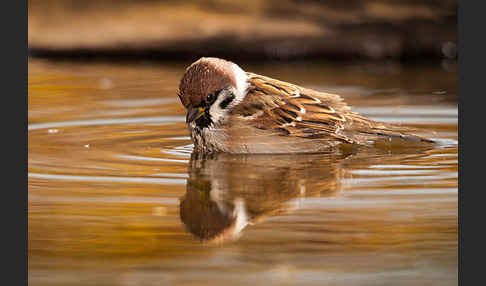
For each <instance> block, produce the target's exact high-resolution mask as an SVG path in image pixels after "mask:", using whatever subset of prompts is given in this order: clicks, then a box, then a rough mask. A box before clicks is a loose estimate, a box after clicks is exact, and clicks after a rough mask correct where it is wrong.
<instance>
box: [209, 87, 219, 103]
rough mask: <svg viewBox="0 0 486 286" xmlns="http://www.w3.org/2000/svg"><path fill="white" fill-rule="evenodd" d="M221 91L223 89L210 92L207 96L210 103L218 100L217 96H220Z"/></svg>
mask: <svg viewBox="0 0 486 286" xmlns="http://www.w3.org/2000/svg"><path fill="white" fill-rule="evenodd" d="M220 92H221V90H218V91H215V92H212V93H210V94H208V96H207V97H206V102H207V103H208V104H213V102H214V101H216V98H217V97H218V95H219V93H220Z"/></svg>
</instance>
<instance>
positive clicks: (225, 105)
mask: <svg viewBox="0 0 486 286" xmlns="http://www.w3.org/2000/svg"><path fill="white" fill-rule="evenodd" d="M234 99H235V95H234V94H232V95H231V96H230V97H228V98H226V99H225V100H223V101H221V103H220V104H219V107H220V108H221V109H225V108H226V107H228V105H229V104H230V103H231V102H232V101H233V100H234Z"/></svg>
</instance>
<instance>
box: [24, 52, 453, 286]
mask: <svg viewBox="0 0 486 286" xmlns="http://www.w3.org/2000/svg"><path fill="white" fill-rule="evenodd" d="M188 64H189V62H170V63H156V64H154V63H149V62H130V63H107V62H81V61H77V62H62V61H55V62H51V61H46V60H40V59H30V60H29V67H28V68H29V78H28V103H29V107H28V109H29V110H28V115H29V119H28V120H29V126H28V192H29V195H28V200H29V201H28V270H29V277H28V278H29V283H30V285H296V284H299V285H457V277H458V274H457V270H458V263H457V258H458V255H457V251H458V223H457V218H458V207H457V204H458V197H457V196H458V188H457V169H458V159H457V150H458V147H457V140H458V138H457V71H456V69H455V67H454V66H453V65H452V64H451V63H447V62H444V63H442V65H428V66H400V65H398V64H394V63H384V64H332V63H322V62H315V63H309V62H307V63H264V64H257V63H248V64H245V63H241V64H240V66H241V67H242V68H244V69H245V70H247V71H252V72H256V73H260V74H265V75H267V76H271V77H275V78H279V79H283V80H287V81H290V82H293V83H297V84H300V85H303V86H306V87H310V88H314V89H318V90H323V91H330V92H335V93H339V94H341V95H342V96H343V97H344V98H345V100H346V101H347V102H348V103H349V104H350V105H352V106H353V110H355V111H358V112H360V113H362V114H364V115H366V116H370V117H372V118H374V119H378V120H383V121H387V122H402V123H404V124H406V125H410V126H412V127H419V128H422V129H423V132H424V134H427V136H430V137H432V138H434V139H436V140H437V142H438V144H436V145H433V146H391V145H390V146H388V147H386V148H377V149H365V150H360V151H356V152H353V153H350V154H309V155H274V156H271V155H227V154H218V155H214V156H210V157H208V156H206V157H202V156H195V155H191V152H192V145H191V141H190V138H189V137H188V133H187V130H186V129H185V122H184V119H185V110H184V108H183V107H182V105H181V104H180V102H179V99H178V98H177V96H176V91H177V86H178V81H179V78H180V76H181V75H182V73H183V71H184V68H185V66H186V65H188Z"/></svg>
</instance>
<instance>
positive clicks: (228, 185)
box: [180, 143, 433, 243]
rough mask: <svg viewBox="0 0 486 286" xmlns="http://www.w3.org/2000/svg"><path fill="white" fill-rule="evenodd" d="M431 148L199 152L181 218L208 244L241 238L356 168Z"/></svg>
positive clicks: (324, 193) (335, 185) (334, 190)
mask: <svg viewBox="0 0 486 286" xmlns="http://www.w3.org/2000/svg"><path fill="white" fill-rule="evenodd" d="M430 150H433V147H432V146H430V145H415V146H413V145H411V144H410V143H407V144H405V145H402V146H400V145H388V146H381V147H380V148H374V149H365V150H363V149H359V150H356V149H353V150H346V149H343V150H342V151H341V152H340V153H332V154H322V153H321V154H288V155H251V154H245V155H244V154H240V155H236V154H226V153H218V154H209V155H208V154H206V155H205V154H200V153H193V154H192V155H191V160H190V162H189V170H188V173H189V179H188V180H187V189H186V193H185V195H184V196H183V197H182V198H181V199H180V217H181V220H182V222H183V223H184V225H185V227H186V229H187V230H188V231H189V232H190V233H191V234H193V235H194V236H195V237H197V238H199V239H200V240H201V241H202V242H208V243H213V242H222V241H226V240H235V239H237V238H238V237H239V236H240V234H241V232H242V230H243V229H245V227H247V226H248V225H251V224H255V223H257V222H259V221H261V220H262V219H264V218H266V217H269V216H272V215H276V214H278V213H280V212H282V211H288V210H289V209H291V208H292V207H295V206H296V204H295V203H296V202H298V200H297V199H298V198H300V197H332V196H336V195H337V194H338V193H339V191H340V190H341V189H342V186H341V182H342V181H343V180H342V179H343V178H344V177H347V176H350V174H351V171H352V169H354V168H364V167H367V166H369V165H372V164H386V163H387V164H394V163H395V164H397V162H401V160H405V159H407V158H408V159H410V158H412V157H413V158H415V159H416V157H422V156H426V155H427V153H428V151H430Z"/></svg>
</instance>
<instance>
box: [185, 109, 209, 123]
mask: <svg viewBox="0 0 486 286" xmlns="http://www.w3.org/2000/svg"><path fill="white" fill-rule="evenodd" d="M204 111H205V109H204V108H203V107H191V106H190V107H188V108H187V115H186V123H189V122H192V121H194V120H196V119H198V118H199V117H201V116H203V115H204Z"/></svg>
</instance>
